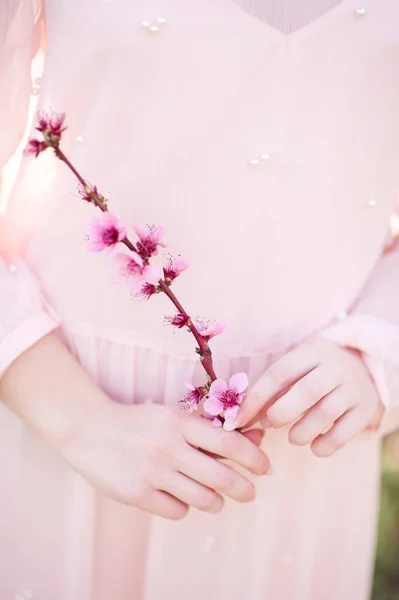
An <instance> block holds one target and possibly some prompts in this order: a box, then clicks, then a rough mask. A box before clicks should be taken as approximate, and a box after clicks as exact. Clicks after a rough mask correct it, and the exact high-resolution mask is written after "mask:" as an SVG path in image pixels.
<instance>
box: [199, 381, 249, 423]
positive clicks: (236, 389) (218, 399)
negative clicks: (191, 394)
mask: <svg viewBox="0 0 399 600" xmlns="http://www.w3.org/2000/svg"><path fill="white" fill-rule="evenodd" d="M247 387H248V377H247V376H246V374H245V373H236V374H235V375H233V376H232V377H230V380H229V383H228V384H227V382H226V381H224V380H223V379H216V380H215V381H213V382H212V384H211V387H210V389H209V393H208V397H207V399H206V401H205V403H204V410H205V411H206V412H207V413H208V414H209V415H213V416H215V417H217V416H218V415H220V414H221V413H223V411H224V414H223V416H224V429H225V430H227V431H231V430H232V429H234V422H235V420H236V417H237V413H238V409H239V407H240V404H241V403H242V401H243V399H244V396H245V394H244V393H243V392H244V391H245V390H246V388H247Z"/></svg>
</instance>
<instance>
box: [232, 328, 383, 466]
mask: <svg viewBox="0 0 399 600" xmlns="http://www.w3.org/2000/svg"><path fill="white" fill-rule="evenodd" d="M383 412H384V408H383V405H382V403H381V401H380V400H379V397H378V393H377V390H376V388H375V386H374V383H373V381H372V379H371V377H370V375H369V372H368V370H367V368H366V366H365V364H364V362H363V360H362V358H361V356H360V355H359V354H358V353H357V352H355V351H353V350H346V349H343V348H341V347H340V346H338V345H337V344H335V343H334V342H332V341H330V340H328V339H325V338H323V337H318V338H314V339H312V340H309V341H308V342H305V343H304V344H301V345H300V346H298V347H297V348H295V349H294V350H292V351H291V352H289V353H287V354H286V355H285V356H283V357H282V358H281V359H280V360H279V361H277V362H276V363H275V364H273V365H272V366H271V367H270V368H269V369H268V370H267V371H266V372H265V373H264V374H263V375H262V376H261V377H260V378H259V379H258V381H257V382H256V383H255V385H254V386H253V387H252V388H251V389H250V390H249V392H248V394H247V396H246V398H245V400H244V403H243V405H242V407H241V409H240V412H239V414H238V417H237V421H236V423H235V424H234V425H235V427H242V426H244V425H247V424H248V423H251V422H253V421H254V420H256V419H257V418H262V417H263V418H262V421H261V423H262V425H263V426H264V427H274V428H281V427H286V426H288V425H291V428H290V431H289V440H290V442H291V443H292V444H296V445H298V446H303V445H306V444H311V447H312V450H313V452H314V453H315V454H316V455H317V456H330V455H331V454H333V453H334V452H336V451H337V450H338V449H339V448H342V447H343V446H345V444H347V443H348V442H349V441H350V440H351V439H352V438H354V437H355V436H356V435H357V434H359V433H361V432H362V431H364V430H365V429H367V428H376V427H378V425H379V423H380V421H381V418H382V415H383Z"/></svg>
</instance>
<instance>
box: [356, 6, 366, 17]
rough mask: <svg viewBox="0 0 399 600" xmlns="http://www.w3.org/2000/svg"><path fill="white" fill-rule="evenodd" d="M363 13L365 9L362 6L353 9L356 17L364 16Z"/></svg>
mask: <svg viewBox="0 0 399 600" xmlns="http://www.w3.org/2000/svg"><path fill="white" fill-rule="evenodd" d="M365 14H366V9H365V8H363V7H362V8H357V9H356V10H355V15H356V16H357V17H364V15H365Z"/></svg>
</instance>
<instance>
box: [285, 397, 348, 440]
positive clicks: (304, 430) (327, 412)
mask: <svg viewBox="0 0 399 600" xmlns="http://www.w3.org/2000/svg"><path fill="white" fill-rule="evenodd" d="M353 405H354V402H353V401H351V398H349V397H348V395H347V394H346V393H345V392H344V388H343V387H338V388H336V389H335V390H333V391H332V392H331V393H330V394H328V395H327V396H325V397H324V398H322V399H321V400H320V402H318V403H317V404H316V405H315V406H313V408H311V409H310V410H309V411H308V412H307V413H306V414H305V415H304V416H303V417H302V419H300V420H299V421H298V422H297V423H295V425H293V426H292V427H291V429H290V432H289V434H288V439H289V441H290V442H291V444H295V445H296V446H304V445H306V444H310V443H311V442H312V441H313V440H314V439H315V438H316V437H317V436H318V435H321V434H322V433H324V432H325V431H327V430H328V429H330V428H331V427H332V426H333V425H334V423H335V421H336V420H337V419H339V417H341V416H342V415H343V414H344V413H346V412H347V410H348V409H349V408H352V406H353Z"/></svg>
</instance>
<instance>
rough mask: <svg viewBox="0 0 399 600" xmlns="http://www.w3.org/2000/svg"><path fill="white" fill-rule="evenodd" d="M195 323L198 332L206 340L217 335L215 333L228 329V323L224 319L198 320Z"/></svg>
mask: <svg viewBox="0 0 399 600" xmlns="http://www.w3.org/2000/svg"><path fill="white" fill-rule="evenodd" d="M194 324H195V326H196V328H197V330H198V332H199V333H200V334H201V335H202V337H203V338H205V339H206V340H210V339H211V338H213V337H215V335H219V334H220V333H223V331H224V330H225V329H226V323H225V322H224V321H210V322H208V323H205V322H204V321H198V320H196V321H195V322H194Z"/></svg>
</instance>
